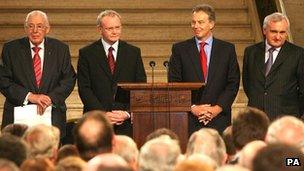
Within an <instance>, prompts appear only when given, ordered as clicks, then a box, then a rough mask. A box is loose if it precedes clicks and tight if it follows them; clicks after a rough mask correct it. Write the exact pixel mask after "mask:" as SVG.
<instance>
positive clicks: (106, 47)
mask: <svg viewBox="0 0 304 171" xmlns="http://www.w3.org/2000/svg"><path fill="white" fill-rule="evenodd" d="M101 42H102V45H103V47H104V49H106V50H108V49H109V48H110V47H113V49H114V51H116V52H117V49H118V44H119V40H117V41H116V42H115V43H114V44H113V45H110V44H109V43H107V42H106V41H105V40H103V38H101Z"/></svg>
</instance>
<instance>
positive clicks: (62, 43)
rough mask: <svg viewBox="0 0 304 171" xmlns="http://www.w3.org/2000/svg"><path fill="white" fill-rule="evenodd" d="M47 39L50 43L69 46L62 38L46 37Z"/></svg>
mask: <svg viewBox="0 0 304 171" xmlns="http://www.w3.org/2000/svg"><path fill="white" fill-rule="evenodd" d="M45 41H47V43H48V44H54V45H57V46H68V44H66V43H64V42H62V41H61V40H58V39H56V38H52V37H46V38H45Z"/></svg>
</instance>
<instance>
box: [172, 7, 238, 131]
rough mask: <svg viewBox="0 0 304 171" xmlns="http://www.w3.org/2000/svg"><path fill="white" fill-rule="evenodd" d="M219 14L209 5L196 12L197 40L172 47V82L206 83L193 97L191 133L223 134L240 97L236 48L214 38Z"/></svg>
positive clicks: (195, 33) (194, 21)
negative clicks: (206, 130)
mask: <svg viewBox="0 0 304 171" xmlns="http://www.w3.org/2000/svg"><path fill="white" fill-rule="evenodd" d="M214 25H215V12H214V9H213V8H212V7H211V6H209V5H198V6H196V7H194V9H193V11H192V21H191V28H192V31H193V34H194V37H193V38H191V39H188V40H186V41H183V42H179V43H176V44H174V45H173V47H172V56H171V58H170V68H169V81H170V82H203V83H205V86H203V87H202V88H201V89H200V90H199V91H198V92H196V93H193V94H192V97H193V98H192V103H193V104H194V105H192V107H191V112H192V114H190V115H189V133H190V134H191V133H192V132H194V131H196V130H198V129H200V128H202V127H204V126H206V127H211V128H215V129H217V130H218V131H219V132H220V133H221V132H222V131H223V130H224V129H225V128H226V127H227V126H229V125H230V124H231V105H232V103H233V101H234V99H235V97H236V95H237V92H238V88H239V81H240V71H239V66H238V63H237V57H236V52H235V47H234V45H233V44H231V43H228V42H225V41H222V40H219V39H216V38H214V37H213V35H212V30H213V28H214Z"/></svg>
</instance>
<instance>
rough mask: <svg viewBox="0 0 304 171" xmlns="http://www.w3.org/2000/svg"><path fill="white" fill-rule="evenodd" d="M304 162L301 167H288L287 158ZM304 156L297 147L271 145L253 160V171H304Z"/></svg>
mask: <svg viewBox="0 0 304 171" xmlns="http://www.w3.org/2000/svg"><path fill="white" fill-rule="evenodd" d="M287 157H292V158H296V159H298V160H299V162H302V163H301V164H300V165H299V166H288V165H287V163H286V161H287V160H286V158H287ZM303 161H304V154H303V153H302V152H301V150H300V149H299V148H297V147H294V146H290V145H285V144H270V145H268V146H266V147H264V148H262V149H261V150H260V151H259V153H258V154H257V155H256V156H255V158H254V159H253V169H252V171H303V170H304V164H303Z"/></svg>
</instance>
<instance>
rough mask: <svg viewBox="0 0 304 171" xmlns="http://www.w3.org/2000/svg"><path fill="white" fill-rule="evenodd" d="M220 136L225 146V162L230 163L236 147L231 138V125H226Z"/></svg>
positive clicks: (234, 155) (233, 158)
mask: <svg viewBox="0 0 304 171" xmlns="http://www.w3.org/2000/svg"><path fill="white" fill-rule="evenodd" d="M222 138H223V140H224V142H225V147H226V153H227V155H228V157H227V163H230V162H232V161H234V160H235V159H236V148H235V145H234V143H233V138H232V126H231V125H230V126H228V127H227V128H226V129H225V130H224V132H223V134H222Z"/></svg>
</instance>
